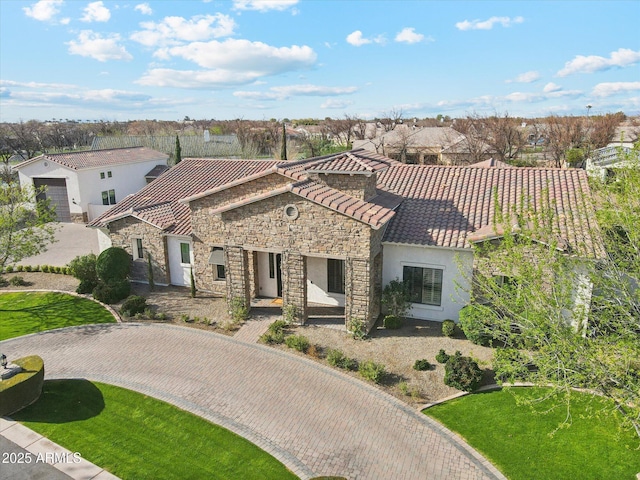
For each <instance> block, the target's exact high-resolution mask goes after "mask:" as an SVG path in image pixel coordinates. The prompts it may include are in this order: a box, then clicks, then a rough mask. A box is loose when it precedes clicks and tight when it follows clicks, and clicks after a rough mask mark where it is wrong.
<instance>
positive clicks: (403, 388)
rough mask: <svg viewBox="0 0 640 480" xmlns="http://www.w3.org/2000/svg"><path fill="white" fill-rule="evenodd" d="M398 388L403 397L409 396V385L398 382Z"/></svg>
mask: <svg viewBox="0 0 640 480" xmlns="http://www.w3.org/2000/svg"><path fill="white" fill-rule="evenodd" d="M398 388H399V389H400V392H401V393H402V394H403V395H409V384H408V383H407V382H400V383H399V384H398Z"/></svg>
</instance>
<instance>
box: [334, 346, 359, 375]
mask: <svg viewBox="0 0 640 480" xmlns="http://www.w3.org/2000/svg"><path fill="white" fill-rule="evenodd" d="M327 363H329V365H331V366H333V367H338V368H342V369H344V370H354V369H355V368H356V361H355V360H354V359H352V358H349V357H347V356H346V355H345V354H344V353H343V352H342V350H338V349H337V348H335V349H334V348H330V349H329V350H328V351H327Z"/></svg>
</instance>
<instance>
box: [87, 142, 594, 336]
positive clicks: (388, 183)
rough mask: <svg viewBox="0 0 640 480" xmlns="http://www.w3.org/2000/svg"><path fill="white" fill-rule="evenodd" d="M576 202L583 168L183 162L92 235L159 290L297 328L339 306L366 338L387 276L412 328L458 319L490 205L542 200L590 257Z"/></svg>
mask: <svg viewBox="0 0 640 480" xmlns="http://www.w3.org/2000/svg"><path fill="white" fill-rule="evenodd" d="M582 193H584V194H588V193H589V190H588V184H587V178H586V175H585V172H584V171H581V170H576V169H571V170H561V169H538V168H526V169H519V168H502V167H500V166H494V167H492V168H486V167H483V166H465V167H462V166H433V165H406V164H402V163H400V162H397V161H395V160H392V159H390V158H387V157H385V156H383V155H379V154H376V153H371V152H367V151H365V150H362V149H360V150H352V151H350V152H344V153H338V154H334V155H328V156H324V157H316V158H311V159H306V160H299V161H295V162H278V161H270V160H269V161H267V160H221V159H184V160H183V161H182V162H181V163H180V164H178V165H177V166H175V167H173V168H172V169H170V170H169V171H168V172H166V173H165V174H163V175H162V176H160V178H158V179H157V180H156V181H154V182H152V183H151V184H149V185H147V186H146V187H145V188H143V189H142V190H141V191H140V192H138V193H136V194H135V195H132V196H130V197H128V198H126V199H125V200H123V201H122V202H121V203H120V204H119V205H116V206H115V207H114V208H112V209H111V210H109V211H108V212H106V213H105V214H104V215H102V216H101V217H100V218H98V219H96V220H94V222H92V223H91V226H93V227H96V228H98V229H100V231H101V232H102V234H103V235H102V238H103V239H104V240H106V241H105V242H104V243H105V244H111V245H114V246H120V247H123V248H125V249H126V250H127V251H128V252H129V253H131V255H132V257H133V265H134V267H133V278H134V279H135V280H137V281H143V282H144V281H146V280H147V278H148V277H147V264H148V261H149V255H151V261H152V265H153V269H154V281H155V282H156V283H163V284H169V283H170V284H175V285H189V284H190V272H191V271H193V274H194V277H195V282H196V285H197V288H198V289H201V290H206V291H213V292H218V293H221V294H223V295H226V297H227V299H228V301H232V300H234V299H236V298H240V299H242V300H243V301H244V302H246V305H249V304H250V303H249V302H250V301H251V300H252V299H254V298H256V297H281V298H282V304H283V305H293V306H295V307H296V312H297V316H298V320H299V321H300V322H305V321H306V319H307V315H308V306H309V305H310V304H312V303H313V304H324V305H334V306H343V307H344V309H345V319H346V321H349V320H350V319H354V318H359V319H362V320H365V321H366V323H367V326H368V327H369V328H370V327H371V326H372V325H373V323H374V322H375V320H376V319H377V318H378V316H379V314H380V311H381V305H380V298H381V293H382V289H383V286H384V285H386V284H388V283H389V282H390V281H391V280H393V279H395V278H399V279H403V280H405V281H408V282H409V283H410V285H411V301H412V309H411V312H410V315H411V316H412V317H414V318H418V319H428V320H437V321H442V320H445V319H447V318H452V319H457V318H458V312H459V310H460V309H461V308H462V307H463V306H464V305H465V304H466V303H467V302H468V301H469V296H468V293H467V291H466V290H467V289H465V288H464V287H465V285H466V284H468V281H469V278H470V276H471V274H472V271H473V268H474V253H473V248H472V243H471V242H470V240H469V237H470V236H471V235H472V234H473V233H474V232H480V233H482V231H485V230H487V229H488V228H489V227H490V226H491V225H492V222H493V219H494V208H495V205H496V203H495V202H496V200H498V201H499V202H501V203H502V204H503V205H515V204H518V203H519V202H520V201H521V200H522V198H523V196H526V197H529V198H530V199H531V201H533V202H534V203H536V204H542V203H545V202H548V200H549V196H550V197H551V199H552V200H554V202H553V204H554V205H555V207H556V208H557V210H558V215H559V217H558V218H562V219H564V221H562V222H561V223H560V225H558V229H559V230H558V231H559V233H560V234H561V235H562V236H563V238H566V242H567V245H570V246H573V245H575V248H574V249H573V250H572V253H573V254H576V252H577V253H579V254H580V255H583V256H585V257H589V256H593V255H594V254H593V252H591V251H589V248H587V247H585V245H587V246H589V245H590V240H589V239H590V235H589V232H590V229H591V228H592V227H593V225H590V224H589V222H592V221H593V218H594V216H593V215H573V214H571V213H572V212H574V211H577V209H578V208H585V207H584V206H583V202H581V200H580V194H582ZM586 208H590V207H589V206H587V207H586ZM580 222H582V223H580ZM483 238H484V237H483ZM585 248H586V250H585ZM581 249H582V250H581ZM192 269H193V270H192ZM467 286H468V285H467ZM460 287H462V288H460Z"/></svg>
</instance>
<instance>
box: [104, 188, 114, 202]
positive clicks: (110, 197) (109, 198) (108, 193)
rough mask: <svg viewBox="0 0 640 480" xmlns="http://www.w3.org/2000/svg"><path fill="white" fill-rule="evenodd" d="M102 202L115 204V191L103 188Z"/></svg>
mask: <svg viewBox="0 0 640 480" xmlns="http://www.w3.org/2000/svg"><path fill="white" fill-rule="evenodd" d="M102 204H103V205H115V204H116V191H115V190H105V191H104V192H102Z"/></svg>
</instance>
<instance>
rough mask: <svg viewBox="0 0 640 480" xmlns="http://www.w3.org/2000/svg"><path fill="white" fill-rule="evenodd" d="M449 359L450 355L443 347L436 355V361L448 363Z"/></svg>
mask: <svg viewBox="0 0 640 480" xmlns="http://www.w3.org/2000/svg"><path fill="white" fill-rule="evenodd" d="M448 360H449V355H447V352H445V351H444V348H441V349H440V351H439V352H438V354H437V355H436V362H438V363H447V361H448Z"/></svg>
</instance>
